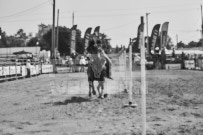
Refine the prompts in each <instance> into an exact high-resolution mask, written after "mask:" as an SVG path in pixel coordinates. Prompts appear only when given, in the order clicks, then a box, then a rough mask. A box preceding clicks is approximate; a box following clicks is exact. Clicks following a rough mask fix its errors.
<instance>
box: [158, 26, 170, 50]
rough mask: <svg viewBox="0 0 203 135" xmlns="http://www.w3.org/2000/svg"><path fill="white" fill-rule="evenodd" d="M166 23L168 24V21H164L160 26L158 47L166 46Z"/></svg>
mask: <svg viewBox="0 0 203 135" xmlns="http://www.w3.org/2000/svg"><path fill="white" fill-rule="evenodd" d="M168 24H169V22H165V23H163V24H162V27H161V33H160V38H161V39H160V42H161V45H160V49H162V48H164V47H166V45H167V37H168Z"/></svg>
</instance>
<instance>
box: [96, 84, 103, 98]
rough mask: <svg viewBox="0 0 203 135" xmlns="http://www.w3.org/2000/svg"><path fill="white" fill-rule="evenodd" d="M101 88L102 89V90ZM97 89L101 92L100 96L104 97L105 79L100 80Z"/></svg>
mask: <svg viewBox="0 0 203 135" xmlns="http://www.w3.org/2000/svg"><path fill="white" fill-rule="evenodd" d="M100 88H101V91H100ZM97 90H98V92H99V98H104V96H103V91H104V81H99V85H98V86H97Z"/></svg>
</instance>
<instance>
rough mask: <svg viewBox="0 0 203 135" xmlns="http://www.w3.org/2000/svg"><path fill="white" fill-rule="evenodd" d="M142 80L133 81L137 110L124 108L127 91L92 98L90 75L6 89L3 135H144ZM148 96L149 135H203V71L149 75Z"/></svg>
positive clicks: (2, 93)
mask: <svg viewBox="0 0 203 135" xmlns="http://www.w3.org/2000/svg"><path fill="white" fill-rule="evenodd" d="M134 74H136V76H138V77H139V75H140V74H139V72H138V71H135V72H134ZM138 77H135V78H134V81H133V102H134V103H137V105H138V106H137V107H136V108H124V107H123V105H124V104H125V103H128V94H127V93H124V92H122V91H120V92H119V93H116V94H109V95H108V97H107V98H105V99H98V98H97V97H96V96H95V97H93V98H88V97H87V93H88V85H87V84H85V83H84V82H86V74H85V73H61V74H56V75H50V74H45V75H40V76H37V77H32V78H27V79H21V80H15V81H9V82H4V83H0V134H1V135H103V134H104V135H114V134H115V135H140V134H141V127H142V125H141V95H140V94H139V91H140V79H139V78H138ZM64 80H65V81H64ZM73 80H74V81H75V82H74V83H75V84H72V85H70V84H71V83H73ZM107 81H109V80H107ZM77 82H80V83H77ZM56 84H57V88H56V86H55V85H56ZM83 84H84V85H83ZM108 85H110V83H109V84H108ZM64 86H65V87H64ZM108 88H109V89H110V88H111V87H108ZM67 89H68V90H69V91H68V92H67V91H66V90H67ZM73 89H74V90H73ZM57 90H58V91H57ZM147 90H148V94H147V134H148V135H203V71H192V70H191V71H189V70H168V71H167V70H148V71H147ZM79 91H80V92H79Z"/></svg>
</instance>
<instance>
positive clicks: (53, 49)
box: [51, 0, 56, 73]
mask: <svg viewBox="0 0 203 135" xmlns="http://www.w3.org/2000/svg"><path fill="white" fill-rule="evenodd" d="M51 59H52V64H53V72H54V73H55V72H56V70H55V69H56V68H55V0H53V26H52V53H51Z"/></svg>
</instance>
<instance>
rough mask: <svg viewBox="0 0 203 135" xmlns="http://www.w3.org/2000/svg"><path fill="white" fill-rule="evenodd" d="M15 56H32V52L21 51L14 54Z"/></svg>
mask: <svg viewBox="0 0 203 135" xmlns="http://www.w3.org/2000/svg"><path fill="white" fill-rule="evenodd" d="M13 54H15V55H21V54H32V53H31V52H26V51H24V50H23V51H19V52H14V53H13Z"/></svg>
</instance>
